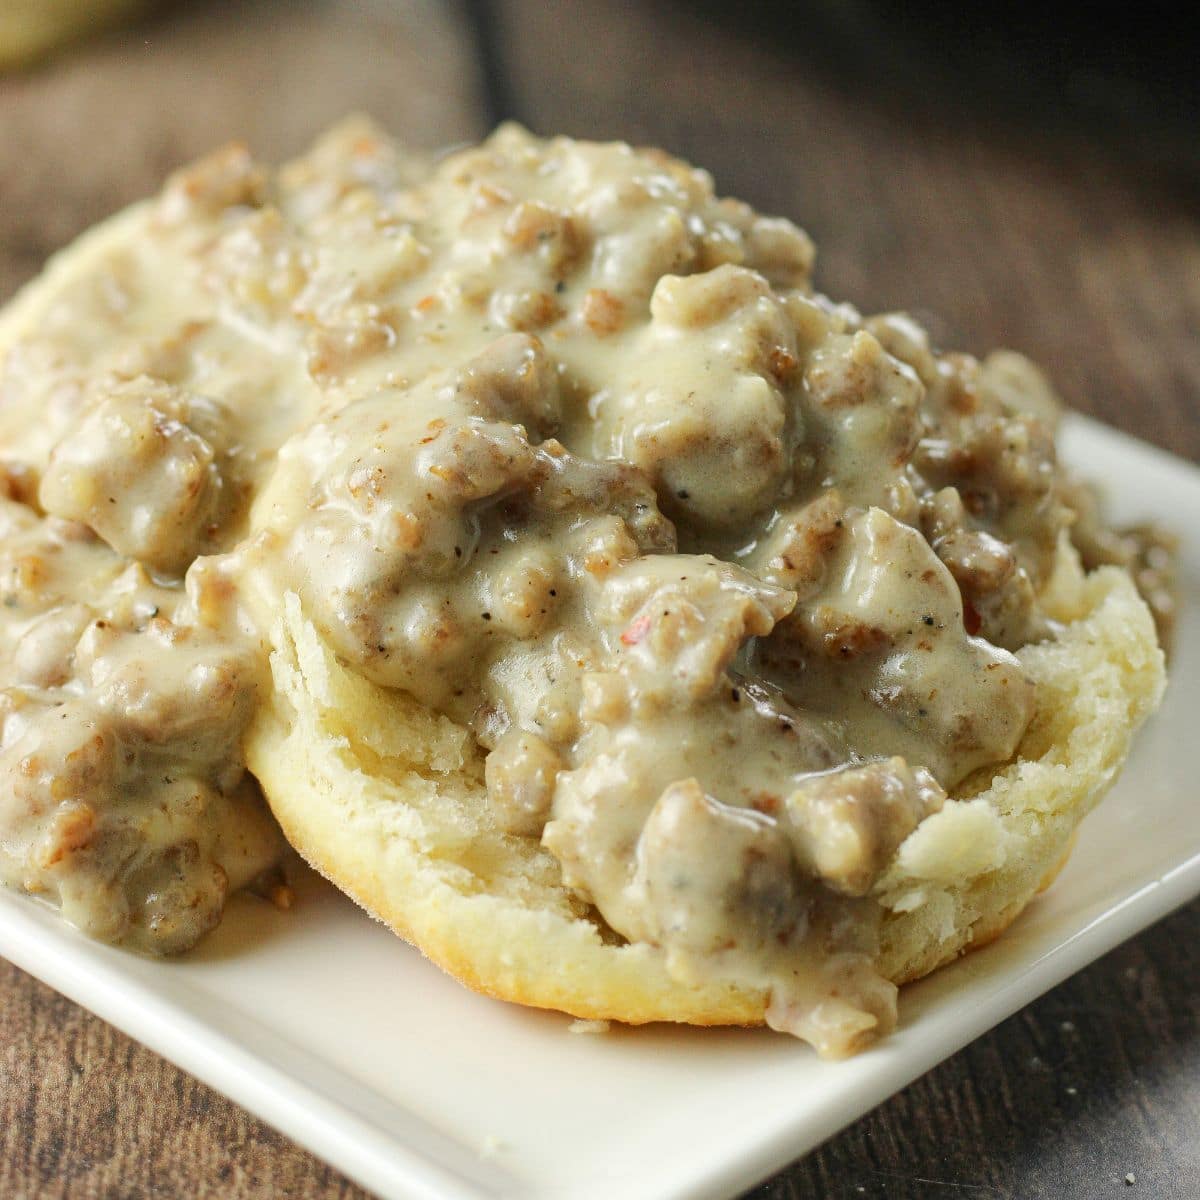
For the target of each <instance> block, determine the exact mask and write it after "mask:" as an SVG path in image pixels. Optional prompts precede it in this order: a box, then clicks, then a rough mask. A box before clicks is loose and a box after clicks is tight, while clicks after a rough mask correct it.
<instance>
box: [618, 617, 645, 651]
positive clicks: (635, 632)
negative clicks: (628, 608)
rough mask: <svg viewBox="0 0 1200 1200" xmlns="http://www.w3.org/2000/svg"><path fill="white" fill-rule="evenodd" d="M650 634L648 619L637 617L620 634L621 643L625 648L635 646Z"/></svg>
mask: <svg viewBox="0 0 1200 1200" xmlns="http://www.w3.org/2000/svg"><path fill="white" fill-rule="evenodd" d="M649 632H650V618H649V617H638V619H637V620H636V621H634V623H633V624H632V625H630V626H629V628H628V629H627V630H625V632H624V633H623V634H621V642H622V643H623V644H624V645H626V646H636V645H637V644H638V642H640V641H642V640H643V638H645V636H646V634H648V633H649Z"/></svg>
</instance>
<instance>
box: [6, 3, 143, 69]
mask: <svg viewBox="0 0 1200 1200" xmlns="http://www.w3.org/2000/svg"><path fill="white" fill-rule="evenodd" d="M146 4H147V0H0V70H4V69H7V68H10V67H21V66H25V65H26V64H28V63H31V62H33V61H35V60H36V59H39V58H41V57H42V56H43V55H45V54H48V53H50V52H51V51H53V50H55V49H57V48H58V47H59V46H60V45H62V44H63V43H65V42H70V41H74V40H75V39H77V38H80V37H84V36H85V35H87V34H89V33H93V32H95V31H96V30H98V29H102V28H104V27H105V26H107V25H111V24H113V23H114V22H116V21H118V20H121V19H122V18H124V17H127V16H130V15H131V14H133V13H135V12H137V11H139V10H140V9H143V8H145V7H146Z"/></svg>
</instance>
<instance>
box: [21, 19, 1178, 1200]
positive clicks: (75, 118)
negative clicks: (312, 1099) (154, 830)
mask: <svg viewBox="0 0 1200 1200" xmlns="http://www.w3.org/2000/svg"><path fill="white" fill-rule="evenodd" d="M721 11H722V10H721V9H720V8H719V7H718V6H717V5H715V4H710V3H707V2H702V3H699V4H692V5H684V4H679V5H675V4H646V5H637V6H635V5H633V4H621V3H617V2H616V0H598V2H592V3H588V2H586V0H568V2H566V3H561V4H546V3H544V2H542V0H497V2H495V3H473V4H464V5H463V6H462V7H453V6H436V5H432V4H429V3H421V2H419V0H395V2H394V3H391V4H388V3H386V2H385V0H378V2H377V3H371V4H364V3H361V2H360V3H357V4H353V3H349V2H346V3H344V4H341V5H338V4H334V3H325V4H321V3H308V4H290V5H289V4H286V3H284V2H283V0H276V2H274V3H272V2H271V0H260V2H258V3H240V4H233V3H227V4H215V3H214V4H207V5H205V4H198V3H197V4H193V5H174V6H171V7H170V8H168V9H166V10H165V11H164V12H162V13H161V14H160V15H159V16H157V17H155V18H152V19H150V20H147V21H144V22H143V23H141V24H137V25H134V26H132V27H129V28H127V29H125V30H122V31H118V32H115V33H113V34H111V35H109V36H108V37H106V38H104V39H101V40H99V41H95V42H92V43H90V44H88V45H86V46H82V47H79V48H77V49H75V50H73V51H72V52H70V53H68V54H66V55H64V56H63V57H61V58H59V59H58V60H56V61H54V62H51V63H49V64H48V65H46V66H45V67H43V68H40V69H38V70H35V71H31V72H28V73H26V74H21V75H14V76H9V77H7V78H0V297H3V296H4V295H7V294H8V293H9V292H10V291H11V290H12V289H13V288H14V287H15V286H16V285H17V284H18V283H19V282H20V281H21V280H22V279H24V278H26V277H28V276H29V275H31V274H32V273H33V272H34V271H35V270H36V269H37V267H38V265H39V263H40V262H41V260H42V259H43V257H44V256H45V255H46V254H47V253H48V252H49V251H51V250H52V249H54V248H55V247H56V246H58V245H59V244H61V243H62V242H63V241H64V240H66V239H67V238H69V237H70V236H71V235H72V234H74V233H75V232H77V231H78V230H79V229H81V228H83V227H84V226H86V225H87V224H89V223H90V222H91V221H93V220H95V219H96V218H98V217H99V216H101V215H103V214H104V213H106V212H108V211H110V210H111V209H113V208H115V207H116V206H118V205H119V204H122V203H124V202H125V201H127V200H131V199H133V198H135V197H136V196H139V195H141V194H143V193H145V192H147V191H149V190H151V189H152V188H153V187H154V186H155V184H156V181H157V180H158V179H159V178H160V176H161V175H162V174H163V173H164V172H165V171H166V170H167V169H168V168H170V167H171V166H172V165H174V164H175V163H178V162H180V161H183V160H185V159H186V158H187V157H189V156H190V155H192V154H195V153H198V152H199V151H201V150H202V149H204V148H205V147H207V146H208V145H210V144H212V143H214V142H216V141H219V140H221V139H223V138H226V137H229V136H233V135H235V134H244V135H246V136H248V137H249V138H250V140H251V141H252V143H254V145H255V146H256V148H257V149H258V150H260V152H261V153H263V154H264V155H266V156H269V157H270V156H278V155H281V154H284V153H287V152H290V151H291V150H294V149H296V148H298V147H299V146H300V145H301V144H303V141H304V139H305V138H306V137H308V136H309V135H310V134H311V133H312V132H314V131H315V130H316V129H318V128H319V127H320V126H321V125H322V123H324V122H325V121H327V120H330V119H333V118H334V117H336V116H337V115H339V114H340V113H342V112H343V111H345V110H347V109H349V108H355V107H359V108H365V109H367V110H369V111H371V112H373V113H374V114H375V115H376V116H377V117H379V118H380V119H381V120H383V121H384V122H385V123H387V124H388V125H389V126H391V128H393V129H394V130H395V131H396V132H397V133H398V134H400V135H401V136H404V137H407V138H409V139H410V140H412V141H414V142H417V143H421V144H426V145H436V144H441V143H445V142H448V141H453V140H461V139H466V138H472V137H476V136H478V135H479V134H481V133H482V132H483V131H484V130H485V129H486V128H487V127H488V126H489V125H490V124H492V123H493V122H494V120H495V119H497V118H498V117H500V116H515V117H517V118H519V119H521V120H523V121H525V122H526V123H528V124H530V125H531V126H532V127H534V128H535V129H537V130H539V131H543V132H557V131H563V132H569V133H575V134H581V135H589V136H598V137H624V138H627V139H629V140H633V141H640V142H652V143H661V144H663V145H666V146H668V147H670V148H671V149H673V150H676V151H678V152H680V153H682V154H684V155H686V156H688V157H691V158H693V159H694V160H695V161H697V162H700V163H702V164H704V165H705V166H707V167H709V168H710V169H711V170H713V172H714V174H715V175H716V178H717V181H718V183H719V185H720V187H721V188H722V189H723V190H725V191H727V192H729V193H732V194H735V195H739V196H743V197H745V198H747V199H749V200H751V201H753V202H754V203H755V204H757V205H759V206H761V207H763V208H766V209H770V210H774V211H779V212H783V213H786V214H788V215H790V216H793V217H795V218H796V219H798V220H799V221H800V222H801V223H802V224H804V225H805V226H806V227H807V228H808V229H809V231H810V232H811V233H812V234H813V235H814V237H815V238H816V239H817V243H818V246H819V247H820V249H821V256H820V259H819V271H818V282H819V284H820V285H821V286H822V287H823V288H824V289H825V290H826V291H828V292H829V293H830V294H832V295H834V296H836V297H838V298H846V299H850V300H853V301H855V302H856V303H858V304H860V305H861V306H863V307H868V308H871V309H881V308H887V307H907V308H910V309H912V310H914V311H915V312H916V313H917V314H918V315H919V316H921V317H922V319H924V320H925V321H926V322H927V323H928V324H929V325H930V327H931V328H932V330H933V331H934V333H935V334H936V336H937V338H938V340H939V341H940V342H941V343H942V344H944V345H955V346H960V347H964V348H966V349H970V350H977V351H982V350H985V349H987V348H988V347H990V346H993V345H995V344H998V343H1004V344H1007V345H1010V346H1014V347H1016V348H1018V349H1021V350H1024V351H1026V352H1027V353H1029V354H1031V355H1032V356H1033V357H1035V358H1037V359H1038V360H1040V361H1041V362H1042V363H1043V364H1045V365H1046V366H1047V367H1048V368H1049V370H1050V372H1051V373H1052V375H1053V376H1054V378H1055V380H1056V381H1057V383H1058V385H1059V387H1060V388H1061V390H1062V391H1063V392H1064V394H1065V395H1066V396H1067V398H1068V399H1069V400H1070V401H1071V403H1072V404H1074V405H1075V406H1076V407H1078V408H1080V409H1082V410H1084V411H1087V412H1091V413H1094V414H1096V415H1098V416H1101V417H1103V418H1104V419H1105V420H1108V421H1110V422H1112V423H1113V424H1115V425H1118V426H1120V427H1121V428H1124V429H1127V430H1129V431H1130V432H1132V433H1135V434H1138V435H1140V436H1142V437H1145V438H1148V439H1149V440H1151V441H1154V442H1157V443H1159V444H1160V445H1164V446H1167V447H1168V448H1170V449H1172V450H1174V451H1175V452H1176V453H1179V454H1182V455H1184V456H1186V457H1190V458H1191V459H1193V460H1200V333H1198V331H1200V205H1198V204H1197V195H1198V194H1200V187H1198V186H1197V179H1198V172H1197V163H1196V158H1195V154H1196V147H1195V146H1194V145H1193V144H1192V141H1191V140H1190V139H1189V138H1188V137H1187V136H1186V131H1187V129H1188V128H1190V127H1191V126H1190V125H1189V124H1188V122H1187V121H1186V120H1184V121H1183V122H1180V121H1179V120H1178V114H1168V115H1167V116H1165V117H1164V118H1163V119H1162V120H1157V119H1155V120H1154V121H1151V120H1150V119H1149V115H1148V114H1150V115H1153V114H1154V113H1156V112H1157V110H1155V109H1154V107H1153V101H1154V100H1155V94H1154V93H1153V88H1152V87H1151V88H1150V90H1149V91H1147V90H1145V89H1143V91H1142V92H1140V93H1139V91H1138V90H1137V86H1136V81H1134V83H1133V84H1129V83H1128V81H1126V83H1124V84H1122V87H1124V88H1125V91H1121V89H1120V88H1118V89H1116V92H1115V94H1116V96H1117V101H1116V109H1114V108H1113V107H1112V105H1111V104H1110V103H1109V101H1110V100H1111V97H1110V96H1109V94H1108V93H1103V99H1104V103H1099V104H1097V103H1091V104H1088V103H1084V104H1076V105H1075V106H1074V108H1072V105H1071V104H1070V103H1063V102H1062V96H1061V95H1060V94H1059V91H1058V90H1056V89H1059V88H1060V87H1061V86H1066V84H1070V83H1071V79H1072V78H1073V76H1071V74H1070V72H1067V74H1066V75H1064V74H1063V72H1062V69H1061V68H1062V63H1061V62H1059V61H1058V60H1057V59H1055V58H1054V55H1053V53H1051V54H1050V55H1049V56H1047V55H1046V54H1045V53H1043V55H1042V57H1041V59H1039V60H1037V61H1035V63H1034V65H1033V66H1032V67H1030V68H1028V69H1026V68H1023V67H1022V66H1021V65H1020V61H1019V60H1014V59H1013V58H1012V56H1011V53H1010V52H1011V49H1012V47H1011V44H1010V43H1007V42H1005V41H1004V38H1003V37H1002V36H1001V34H1003V32H1004V31H1003V30H1000V31H999V33H998V32H997V31H996V30H992V31H990V32H988V31H986V30H985V31H984V32H983V33H980V31H979V30H978V29H972V30H969V31H967V32H966V33H964V32H963V31H962V30H961V29H955V28H953V27H947V28H944V29H936V30H933V31H930V30H928V29H922V28H919V27H914V26H903V27H899V26H896V25H894V24H890V23H889V20H890V19H889V14H892V17H893V18H894V15H895V13H896V12H897V11H898V10H897V9H896V8H894V7H892V6H890V5H888V4H887V3H883V2H881V3H879V4H877V5H873V4H869V3H865V2H849V0H848V2H845V3H842V4H837V3H832V2H822V0H817V2H815V3H813V4H811V5H807V6H803V7H796V6H785V5H765V6H763V8H762V9H761V10H760V9H754V8H752V7H751V6H742V8H741V9H740V10H739V11H738V12H737V14H736V16H735V17H732V18H731V17H722V16H721ZM780 13H787V14H790V16H789V19H788V21H787V22H786V23H783V24H780V23H778V21H779V14H780ZM985 13H986V10H985ZM985 34H986V36H984V35H985ZM997 37H999V38H1000V40H999V41H998V42H997V40H996V39H997ZM989 38H990V40H989ZM977 42H979V43H982V44H984V45H985V48H986V46H989V45H990V46H992V50H991V51H990V57H989V56H988V55H987V54H983V55H982V56H981V52H979V50H978V46H977V44H976V43H977ZM1065 44H1066V45H1068V47H1069V42H1067V43H1065ZM1048 62H1052V63H1053V64H1054V65H1055V70H1047V69H1046V64H1047V63H1048ZM1026 76H1028V77H1026ZM1064 80H1065V81H1066V84H1064ZM1151 82H1152V83H1153V81H1151ZM1158 82H1161V80H1159V81H1158ZM1072 86H1073V85H1072ZM1147 86H1149V85H1147ZM1068 98H1069V88H1068ZM1094 99H1095V98H1094V97H1093V100H1094ZM1185 116H1186V114H1185ZM1181 131H1182V132H1181ZM1189 156H1190V157H1189ZM1130 1176H1132V1177H1133V1180H1134V1181H1133V1182H1132V1183H1129V1182H1127V1180H1128V1178H1129V1177H1130ZM959 1192H961V1194H963V1195H971V1196H976V1195H977V1196H994V1197H1013V1198H1019V1200H1032V1198H1038V1197H1047V1198H1049V1197H1054V1198H1056V1200H1092V1198H1093V1197H1100V1196H1107V1195H1113V1194H1116V1193H1118V1192H1120V1193H1122V1194H1126V1193H1128V1194H1130V1195H1143V1196H1147V1197H1154V1198H1160V1197H1161V1198H1168V1200H1169V1198H1172V1197H1179V1198H1180V1200H1184V1198H1194V1197H1196V1196H1200V904H1193V905H1191V906H1189V907H1187V908H1185V909H1183V910H1182V911H1180V912H1178V913H1177V914H1175V915H1174V916H1172V917H1171V918H1169V919H1168V920H1166V921H1164V922H1162V923H1161V924H1160V925H1158V926H1157V927H1156V928H1154V929H1152V930H1150V931H1148V932H1146V933H1145V934H1143V935H1141V936H1140V937H1137V938H1135V939H1133V940H1132V941H1131V942H1129V943H1127V944H1126V945H1125V946H1123V947H1121V948H1120V949H1119V950H1117V951H1114V952H1113V953H1112V954H1110V955H1109V956H1108V957H1107V958H1105V959H1104V960H1103V961H1101V962H1099V963H1096V964H1095V965H1093V966H1092V967H1090V968H1089V969H1088V970H1086V971H1084V972H1082V973H1081V974H1079V975H1078V976H1076V977H1075V978H1074V979H1072V980H1070V981H1069V982H1067V983H1066V984H1064V985H1062V986H1061V987H1059V988H1057V989H1056V990H1055V991H1053V992H1051V993H1050V994H1049V995H1047V996H1045V997H1044V998H1043V999H1042V1000H1040V1001H1038V1002H1037V1003H1035V1004H1033V1005H1031V1006H1030V1007H1029V1008H1027V1009H1026V1010H1025V1011H1023V1012H1022V1013H1020V1014H1018V1015H1017V1016H1015V1017H1013V1018H1012V1019H1011V1020H1009V1021H1007V1022H1006V1023H1005V1024H1003V1025H1001V1026H1000V1027H999V1028H998V1029H996V1030H994V1031H993V1032H992V1033H991V1034H989V1035H987V1036H986V1037H983V1038H981V1039H979V1040H978V1041H977V1042H976V1043H974V1045H972V1046H971V1047H969V1048H968V1049H967V1050H965V1051H963V1052H962V1053H961V1054H959V1055H957V1056H956V1057H955V1058H953V1059H952V1060H950V1061H949V1062H947V1063H945V1064H943V1065H942V1066H941V1067H939V1068H938V1069H936V1070H934V1071H932V1072H931V1073H930V1074H928V1075H927V1076H925V1077H924V1078H923V1079H921V1080H919V1081H918V1082H917V1083H915V1084H913V1085H912V1086H911V1087H909V1088H908V1089H906V1090H905V1091H904V1092H902V1093H901V1094H900V1095H898V1096H896V1097H894V1098H893V1099H892V1100H891V1101H889V1102H888V1103H887V1104H884V1105H883V1106H881V1107H880V1108H879V1109H877V1110H876V1111H875V1112H874V1113H872V1114H870V1115H869V1116H867V1117H865V1118H863V1119H862V1120H861V1121H859V1122H858V1123H857V1124H856V1125H854V1126H852V1127H851V1128H850V1129H849V1130H847V1131H846V1132H844V1133H843V1134H841V1135H840V1136H839V1137H836V1138H834V1139H833V1140H832V1141H831V1142H829V1143H828V1144H826V1145H825V1146H824V1147H823V1148H821V1149H820V1150H818V1151H816V1152H815V1153H813V1154H811V1155H809V1156H808V1158H807V1159H805V1160H804V1161H803V1162H800V1163H798V1164H796V1165H795V1166H793V1167H791V1168H790V1169H788V1170H787V1171H785V1172H783V1173H782V1174H780V1175H779V1176H778V1177H776V1178H775V1179H773V1180H771V1181H770V1182H768V1183H765V1184H763V1185H761V1187H760V1188H758V1189H756V1190H755V1191H754V1192H753V1193H752V1196H753V1197H754V1198H755V1200H785V1198H786V1200H801V1198H809V1197H812V1198H816V1197H822V1198H825V1197H846V1198H847V1200H857V1198H858V1197H864V1196H865V1197H888V1198H897V1200H905V1198H910V1197H911V1198H917V1197H926V1196H939V1195H950V1194H955V1193H959ZM200 1195H219V1196H231V1197H250V1196H287V1197H295V1198H297V1200H299V1198H303V1200H309V1198H316V1197H321V1198H327V1197H360V1196H362V1195H363V1193H362V1192H361V1190H360V1189H358V1188H357V1187H356V1186H355V1185H353V1184H351V1183H349V1182H348V1181H346V1180H345V1179H344V1178H342V1177H341V1176H340V1175H338V1173H337V1172H335V1171H333V1170H332V1169H330V1168H328V1167H326V1166H324V1165H323V1164H322V1163H320V1162H318V1161H317V1160H315V1159H314V1158H312V1157H311V1156H310V1155H308V1154H307V1153H305V1152H304V1151H302V1150H300V1149H298V1148H297V1147H296V1146H294V1145H292V1144H291V1143H289V1142H288V1141H287V1140H286V1139H284V1138H282V1137H281V1136H279V1135H278V1134H276V1133H275V1132H274V1131H272V1130H271V1129H269V1128H268V1127H266V1126H264V1125H263V1124H262V1123H260V1122H259V1121H257V1120H255V1119H254V1118H253V1117H251V1116H249V1115H248V1114H247V1113H245V1112H243V1111H242V1110H241V1109H239V1108H238V1107H236V1106H235V1105H233V1104H231V1103H229V1102H228V1101H226V1100H225V1099H223V1098H222V1097H220V1096H218V1095H216V1094H215V1093H213V1092H212V1091H210V1090H209V1089H208V1088H206V1087H204V1086H203V1085H201V1084H199V1083H197V1082H196V1081H195V1080H193V1079H191V1078H190V1077H189V1076H187V1075H185V1074H183V1073H182V1072H180V1071H178V1070H176V1069H175V1068H174V1067H172V1066H170V1065H168V1064H167V1063H165V1062H163V1061H162V1060H161V1059H159V1058H158V1057H156V1056H155V1055H153V1054H151V1053H150V1052H148V1051H146V1050H144V1049H142V1048H141V1047H139V1046H138V1045H137V1044H136V1043H134V1042H132V1041H130V1040H129V1039H128V1038H126V1037H124V1036H123V1035H121V1034H118V1033H116V1032H115V1031H114V1030H113V1029H111V1028H110V1027H109V1026H107V1025H105V1024H104V1023H103V1022H101V1021H99V1020H97V1019H96V1018H94V1017H92V1016H90V1015H89V1014H87V1013H85V1012H84V1011H82V1010H81V1009H79V1008H78V1007H76V1006H75V1005H73V1004H71V1003H70V1002H69V1001H67V1000H64V999H62V998H61V997H59V996H57V995H55V994H54V993H53V992H51V991H50V990H48V989H47V988H45V987H43V986H42V985H41V984H39V983H37V982H35V981H34V980H32V979H31V978H29V977H28V976H26V975H24V974H23V973H21V972H20V971H18V970H17V969H16V968H14V967H11V966H8V965H7V964H0V1197H3V1198H5V1200H10V1198H11V1200H25V1198H29V1200H33V1198H35V1197H36V1198H38V1200H41V1198H42V1197H47V1198H49V1197H72V1198H73V1197H113V1198H117V1197H120V1198H126V1197H129V1198H132V1197H159V1196H161V1197H175V1196H189V1197H190V1196H200ZM615 1200H619V1198H615Z"/></svg>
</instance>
